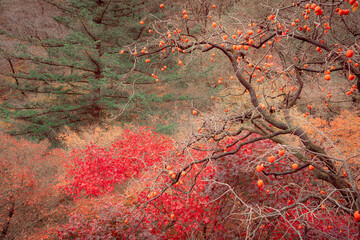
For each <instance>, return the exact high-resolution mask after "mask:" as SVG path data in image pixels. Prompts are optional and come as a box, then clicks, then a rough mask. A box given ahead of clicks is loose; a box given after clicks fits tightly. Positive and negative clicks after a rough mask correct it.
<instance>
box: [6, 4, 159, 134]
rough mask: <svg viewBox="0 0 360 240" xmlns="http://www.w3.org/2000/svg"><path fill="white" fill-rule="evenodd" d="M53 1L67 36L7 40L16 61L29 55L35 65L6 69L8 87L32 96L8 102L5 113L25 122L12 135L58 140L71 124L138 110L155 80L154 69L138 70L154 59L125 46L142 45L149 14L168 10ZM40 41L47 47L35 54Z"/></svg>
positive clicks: (27, 59)
mask: <svg viewBox="0 0 360 240" xmlns="http://www.w3.org/2000/svg"><path fill="white" fill-rule="evenodd" d="M46 2H47V3H48V4H52V5H54V6H56V7H57V8H58V9H59V11H60V14H59V16H56V17H55V20H56V21H57V22H58V23H59V24H61V25H63V26H65V28H66V29H67V34H65V35H64V36H63V37H61V38H59V37H57V38H56V37H49V38H46V39H35V38H31V37H27V38H26V41H24V40H23V39H22V44H21V45H19V46H18V47H17V48H16V50H14V51H10V50H9V49H7V48H5V47H4V46H1V45H0V52H1V56H2V57H3V58H5V59H8V60H9V62H10V63H11V60H21V61H22V62H23V63H28V64H30V65H31V66H32V68H33V70H31V71H25V72H24V71H18V72H16V71H13V72H11V73H7V74H6V75H8V76H11V77H12V78H13V79H14V81H13V83H11V84H9V85H8V86H9V87H11V88H12V89H14V90H16V91H18V92H19V93H21V94H22V95H23V98H24V101H20V102H19V101H4V102H3V103H2V105H1V106H0V112H1V114H2V116H3V117H5V118H6V119H8V120H9V121H16V123H21V124H20V125H19V124H18V125H17V126H19V127H18V128H17V129H13V130H12V134H14V135H25V134H26V135H28V136H32V137H33V138H35V139H42V138H44V137H47V138H50V139H54V136H55V135H54V134H53V133H56V132H57V131H58V130H59V129H60V128H61V127H62V126H64V125H68V126H73V127H78V126H80V125H86V124H89V123H91V124H101V123H104V121H105V120H106V119H107V118H108V117H109V116H111V117H112V119H115V118H118V117H119V116H120V115H121V114H122V113H123V112H124V111H125V110H126V109H129V108H132V100H133V99H134V96H135V94H134V93H135V86H136V84H140V83H146V82H148V81H153V79H152V78H151V76H150V74H146V72H147V71H146V70H144V71H139V70H138V69H145V64H146V63H145V60H143V59H142V58H141V60H138V59H137V58H136V57H134V52H135V51H137V50H136V49H133V48H132V49H130V48H129V47H125V46H131V45H130V44H131V43H133V42H134V41H135V42H137V43H140V44H141V41H142V39H143V37H144V36H146V35H148V34H149V33H148V32H147V31H145V30H146V27H145V26H146V24H145V25H142V24H140V23H139V21H140V20H141V16H146V15H149V14H152V16H156V14H159V11H160V9H159V6H158V4H155V3H154V2H151V1H150V2H148V1H138V0H133V1H121V0H106V1H105V0H67V1H57V0H46ZM3 34H4V33H3ZM34 46H36V47H38V49H40V50H39V51H38V54H34V52H33V51H32V52H30V51H29V48H30V47H34ZM141 50H142V49H139V50H138V54H139V55H140V54H141V52H140V51H141ZM143 51H145V50H143ZM124 53H125V54H124ZM135 63H136V64H135ZM135 65H136V68H135ZM12 69H13V68H12ZM139 79H140V80H139Z"/></svg>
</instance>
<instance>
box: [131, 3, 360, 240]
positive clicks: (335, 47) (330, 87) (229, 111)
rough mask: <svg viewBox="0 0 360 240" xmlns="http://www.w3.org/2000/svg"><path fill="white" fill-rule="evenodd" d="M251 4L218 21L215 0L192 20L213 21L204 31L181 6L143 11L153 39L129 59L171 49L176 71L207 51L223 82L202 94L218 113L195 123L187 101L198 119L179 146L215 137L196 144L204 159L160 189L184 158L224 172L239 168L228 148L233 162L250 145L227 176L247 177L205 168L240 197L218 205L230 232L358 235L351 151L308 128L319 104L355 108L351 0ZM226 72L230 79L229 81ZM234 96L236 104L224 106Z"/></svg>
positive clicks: (355, 33)
mask: <svg viewBox="0 0 360 240" xmlns="http://www.w3.org/2000/svg"><path fill="white" fill-rule="evenodd" d="M260 5H261V9H259V8H256V10H254V9H250V8H249V9H247V10H248V11H247V12H246V14H245V13H242V11H243V9H242V7H246V5H245V3H244V2H242V1H238V2H237V3H236V4H235V3H234V9H233V12H232V13H228V14H223V15H221V18H219V17H216V11H217V8H216V5H215V4H214V5H213V6H212V8H213V9H212V10H211V11H209V12H207V13H206V15H203V16H202V17H203V18H210V19H211V21H212V25H211V26H210V27H208V31H206V32H205V33H200V32H199V31H198V29H199V27H200V28H201V27H204V26H201V25H200V26H199V25H195V24H194V23H195V21H193V19H192V12H191V11H190V10H189V9H186V6H183V9H181V10H180V11H179V8H178V7H176V8H175V7H173V6H174V5H172V3H171V2H167V3H165V4H164V5H162V6H160V7H161V8H162V9H164V11H167V14H166V15H165V16H164V18H161V19H153V18H151V17H150V16H144V17H143V18H142V20H141V21H140V23H139V24H141V25H144V26H146V27H147V28H148V30H149V31H150V32H151V33H152V34H153V36H152V37H150V38H149V39H148V44H147V45H146V49H147V50H148V53H144V54H139V55H137V56H136V59H138V60H139V61H144V62H147V60H146V59H148V58H149V56H152V57H153V56H157V57H158V58H157V59H158V61H159V62H160V63H161V61H164V59H166V58H167V57H168V56H170V55H173V54H175V55H176V56H177V57H178V64H179V66H182V67H184V68H186V67H187V66H190V65H191V64H193V62H194V60H193V59H195V58H206V57H207V58H209V64H211V63H212V62H214V61H217V58H219V60H218V61H221V62H222V64H223V66H224V67H223V69H222V70H221V72H220V73H221V75H219V76H218V78H217V79H215V81H217V82H218V84H219V85H224V87H225V90H224V91H223V92H224V93H226V94H224V95H221V96H214V97H212V98H211V99H209V101H212V100H214V101H215V99H216V100H218V101H220V100H222V101H223V109H222V110H223V111H222V112H221V113H220V112H218V113H215V114H214V116H210V115H209V116H208V115H206V114H205V113H204V116H203V117H202V116H201V119H200V116H199V115H201V113H202V109H197V108H196V106H194V111H193V114H194V117H195V118H199V126H198V129H197V132H196V133H194V134H193V135H192V137H191V138H190V140H189V142H187V143H186V144H185V148H184V149H187V148H195V149H197V150H198V151H204V146H205V145H206V144H208V142H209V141H210V142H213V143H214V145H211V144H210V145H209V146H207V147H206V151H205V152H206V153H207V155H206V156H205V157H203V158H200V159H199V158H197V159H194V160H193V161H191V162H190V163H188V164H185V165H184V166H183V167H182V168H181V169H179V170H177V171H173V173H174V176H175V177H174V178H173V179H174V180H172V182H171V184H170V185H168V186H166V187H164V189H171V188H173V186H174V185H175V184H177V183H178V182H179V181H180V180H182V178H183V177H182V175H181V173H182V172H183V171H187V170H189V169H192V167H193V166H195V165H198V166H202V169H203V170H202V171H205V169H207V167H209V166H211V165H213V164H214V165H221V164H223V165H224V170H225V171H226V170H229V171H230V172H232V170H235V169H236V168H237V167H239V166H238V165H237V164H234V163H232V161H234V159H236V158H235V157H234V156H236V155H238V156H239V157H240V159H241V158H242V154H243V151H244V152H246V151H249V149H248V148H249V146H251V145H252V144H254V145H255V146H256V148H255V150H256V151H260V153H258V154H256V155H254V156H253V157H249V158H242V159H243V162H242V167H241V170H242V171H240V172H239V173H237V174H235V176H233V177H234V178H235V179H236V178H240V179H242V178H241V177H244V176H246V175H245V173H248V174H250V175H251V174H252V176H253V178H251V177H249V178H245V179H252V180H253V182H252V184H248V185H246V182H245V181H241V182H238V181H234V179H232V180H233V182H231V181H230V182H229V180H228V179H227V177H228V175H227V174H226V173H223V178H216V174H215V176H213V177H211V178H210V179H209V182H211V185H213V186H218V187H219V186H222V187H223V188H221V189H223V194H225V195H226V194H230V193H231V194H230V195H231V197H230V198H232V199H233V200H234V202H235V203H236V204H238V205H239V207H238V208H236V211H232V212H228V214H229V215H228V216H229V217H230V216H235V217H233V219H234V222H236V221H240V222H242V223H243V224H244V225H243V226H244V227H243V228H242V229H237V230H236V231H234V236H238V234H244V235H243V236H246V238H248V239H251V238H254V237H264V238H265V237H267V238H269V237H276V238H280V237H288V238H294V237H298V238H305V237H311V236H315V235H317V236H319V235H318V234H320V237H321V238H324V239H328V238H332V237H333V238H340V237H341V236H342V235H344V234H346V236H345V237H344V238H348V237H352V236H354V235H359V232H358V231H357V228H356V226H357V223H356V220H358V217H355V218H354V216H353V214H354V213H357V214H355V215H356V216H357V215H358V212H357V211H358V210H359V208H360V206H359V191H358V188H357V185H356V182H355V181H356V180H357V175H356V173H354V172H351V171H350V166H349V164H348V163H349V162H348V159H349V158H351V159H353V160H354V159H355V162H356V159H358V155H356V154H355V155H353V156H350V157H348V156H346V157H344V156H343V155H341V154H340V157H338V156H334V155H333V154H332V152H329V151H327V149H326V148H324V145H323V143H322V142H320V141H315V139H312V138H311V137H310V136H309V135H308V133H307V128H309V126H310V125H309V123H308V122H307V117H308V116H309V115H310V116H311V115H312V114H317V115H319V116H321V117H326V115H325V114H324V112H325V113H326V112H327V113H328V114H329V115H331V114H335V113H336V112H339V110H340V109H341V108H344V107H347V108H354V109H356V108H357V107H358V106H357V104H358V90H357V89H358V88H359V84H360V83H359V81H360V80H359V77H360V72H359V63H358V62H359V61H360V59H359V48H358V45H357V40H358V39H359V33H360V29H359V27H358V24H357V23H358V22H359V15H358V12H357V9H358V5H359V3H358V2H357V1H332V2H321V1H311V2H310V1H299V2H292V1H284V2H282V3H276V4H274V5H271V3H261V4H260ZM196 17H198V16H196ZM209 28H212V29H209ZM142 47H144V46H142ZM126 54H128V53H126ZM218 55H220V56H221V57H219V56H218ZM210 56H211V57H210ZM157 75H161V71H160V69H159V70H158V69H154V74H153V76H157ZM160 79H161V78H160ZM235 79H236V80H237V82H236V83H233V84H232V83H230V81H232V80H235ZM154 81H155V79H154ZM159 84H161V82H160V81H159ZM234 97H237V102H235V103H234V102H230V100H231V98H232V99H233V98H234ZM304 99H305V101H304ZM309 99H311V101H306V100H309ZM230 103H231V104H230ZM319 111H321V112H322V113H321V114H320V113H319ZM325 140H326V141H329V143H330V144H333V143H332V142H331V139H329V138H325ZM264 141H265V142H267V141H269V144H264ZM204 144H205V145H204ZM200 146H201V148H200ZM258 148H261V150H260V149H258ZM278 150H279V151H278ZM180 154H181V153H180ZM268 157H269V159H270V160H269V162H268V160H267V159H268ZM274 158H275V159H274ZM336 162H340V165H339V164H336ZM231 163H232V164H231ZM255 169H257V170H255ZM255 171H256V172H255ZM200 172H201V170H200ZM254 172H255V173H254ZM343 172H345V173H346V176H344V174H343ZM220 173H221V171H220ZM230 180H231V179H230ZM240 185H241V187H243V186H248V187H249V188H248V189H249V192H248V196H247V195H246V196H245V195H244V190H243V188H242V189H241V190H238V188H239V187H240ZM225 189H226V190H225ZM245 189H246V188H245ZM190 190H191V189H190ZM263 190H264V191H265V192H262V191H263ZM165 191H166V190H164V191H161V192H162V193H163V192H165ZM259 191H260V192H259ZM266 194H268V195H266ZM220 195H221V194H220ZM254 195H255V196H256V197H254ZM213 196H214V195H213ZM147 206H148V204H145V205H143V206H142V207H141V209H143V210H144V209H146V208H147ZM145 215H146V214H145ZM137 226H140V225H139V224H137V225H135V227H137ZM229 226H232V227H234V226H233V225H231V223H229ZM276 229H283V230H285V231H277V230H276Z"/></svg>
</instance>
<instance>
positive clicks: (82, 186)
mask: <svg viewBox="0 0 360 240" xmlns="http://www.w3.org/2000/svg"><path fill="white" fill-rule="evenodd" d="M122 136H123V137H122V138H120V139H118V140H116V141H114V142H113V144H112V145H111V147H109V148H100V147H98V146H96V145H90V146H86V148H85V149H83V150H79V149H74V150H73V152H72V154H71V156H70V160H69V163H68V165H67V168H68V170H69V171H68V175H67V176H68V181H69V186H67V187H66V191H67V192H68V193H69V194H72V195H74V196H75V197H79V196H80V195H81V193H83V194H84V195H87V196H98V195H99V194H104V193H106V192H111V191H112V190H113V189H114V186H115V183H122V182H124V181H126V180H127V179H129V178H130V177H138V175H139V173H140V172H141V171H143V170H144V168H149V167H150V166H152V165H153V164H154V163H157V162H160V161H162V160H163V158H164V157H165V156H167V155H168V154H169V152H170V151H171V149H172V144H173V143H172V141H171V140H170V139H168V138H165V137H164V136H161V135H158V134H155V133H153V132H152V131H151V130H150V129H149V128H141V129H139V130H138V131H134V130H131V129H126V130H124V132H123V135H122Z"/></svg>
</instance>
